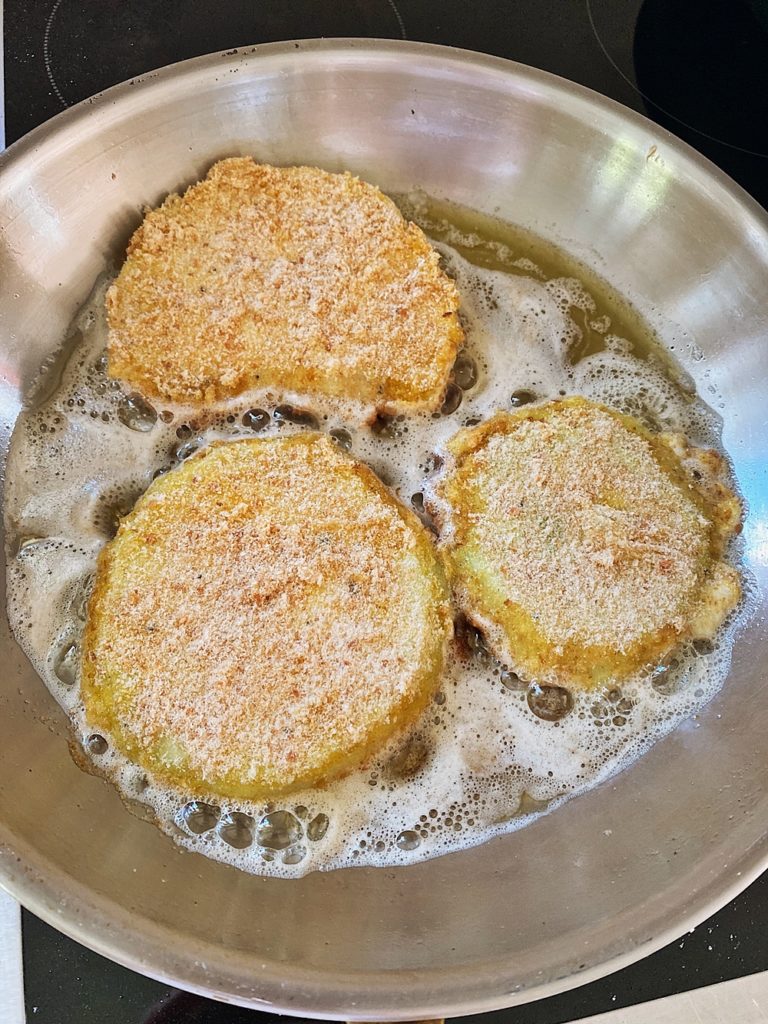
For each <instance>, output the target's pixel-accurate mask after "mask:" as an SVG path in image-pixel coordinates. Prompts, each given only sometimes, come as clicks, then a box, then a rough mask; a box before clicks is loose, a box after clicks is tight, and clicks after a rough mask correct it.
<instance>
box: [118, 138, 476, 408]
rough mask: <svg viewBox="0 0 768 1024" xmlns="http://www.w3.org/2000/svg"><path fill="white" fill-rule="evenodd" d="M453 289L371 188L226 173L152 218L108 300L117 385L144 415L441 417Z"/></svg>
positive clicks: (319, 177) (310, 171) (266, 171)
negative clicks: (267, 406) (259, 410)
mask: <svg viewBox="0 0 768 1024" xmlns="http://www.w3.org/2000/svg"><path fill="white" fill-rule="evenodd" d="M458 306H459V297H458V292H457V290H456V286H455V285H454V283H453V281H451V280H450V279H449V278H448V277H446V275H445V274H444V273H443V272H442V270H441V269H440V266H439V257H438V254H437V252H436V251H435V250H434V249H433V248H432V246H431V245H430V244H429V242H428V240H427V238H426V236H425V235H424V233H423V232H422V231H421V229H420V228H418V227H416V225H414V224H411V223H408V222H406V221H405V220H404V219H403V217H402V215H401V214H400V212H399V211H398V209H397V207H396V206H395V204H394V203H393V202H392V200H391V199H388V198H387V197H386V196H385V195H384V194H383V193H382V192H380V191H379V189H377V188H375V187H374V186H373V185H369V184H367V183H366V182H364V181H361V180H360V179H359V178H355V177H353V176H352V175H351V174H331V173H329V172H328V171H323V170H319V169H318V168H316V167H271V166H269V165H267V164H257V163H255V162H254V161H253V160H251V159H250V158H247V157H235V158H232V159H228V160H222V161H220V162H219V163H217V164H214V166H213V167H212V168H211V170H210V171H209V173H208V176H207V177H206V178H205V180H204V181H201V182H199V183H198V184H196V185H193V186H192V187H191V188H189V189H188V190H187V191H186V193H185V194H184V195H183V196H179V195H171V196H169V197H168V198H167V199H166V200H165V202H164V203H163V205H162V206H161V207H160V208H159V209H157V210H153V211H151V212H149V213H147V214H146V216H145V218H144V222H143V223H142V224H141V226H140V227H139V228H138V230H137V231H136V232H135V234H134V235H133V237H132V238H131V241H130V244H129V246H128V253H127V258H126V260H125V263H124V264H123V267H122V269H121V271H120V273H119V274H118V277H117V279H116V280H115V282H114V283H113V285H112V287H111V288H110V289H109V292H108V294H107V314H108V321H109V342H108V357H109V359H108V364H109V373H110V375H111V376H113V377H116V378H118V379H120V380H121V381H122V382H123V383H124V384H125V385H126V386H128V387H130V388H134V389H136V390H137V391H139V392H140V393H141V394H142V395H144V397H145V398H148V399H149V400H150V401H155V402H160V403H170V404H176V405H182V406H190V405H191V406H195V405H198V406H199V405H210V404H212V403H216V402H221V401H223V400H226V399H230V398H233V397H236V396H238V395H240V394H243V393H247V392H251V391H253V390H263V389H267V390H269V389H272V390H274V391H275V392H276V393H277V394H278V395H279V394H283V393H290V394H292V395H293V394H299V395H304V396H309V397H311V396H325V397H326V398H331V399H345V400H350V401H352V402H353V403H355V405H356V406H358V407H359V408H360V410H361V419H362V418H364V416H369V415H372V414H373V412H379V411H380V412H387V413H400V412H409V411H414V410H420V409H428V410H433V409H436V408H437V407H438V406H439V405H440V403H441V401H442V398H443V394H444V392H445V388H446V384H447V380H448V374H449V372H450V369H451V366H452V365H453V362H454V360H455V357H456V353H457V350H458V348H459V346H460V345H461V344H462V342H463V332H462V329H461V327H460V325H459V319H458V315H457V311H458Z"/></svg>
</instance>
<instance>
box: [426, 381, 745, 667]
mask: <svg viewBox="0 0 768 1024" xmlns="http://www.w3.org/2000/svg"><path fill="white" fill-rule="evenodd" d="M447 448H448V452H447V462H446V465H445V468H444V470H443V474H442V476H441V477H440V478H439V479H438V480H437V482H436V484H435V487H434V498H433V501H434V507H433V511H434V513H435V515H436V518H437V519H438V521H439V523H440V526H441V537H442V540H441V548H442V551H443V553H444V557H445V561H446V564H447V567H448V571H449V573H450V576H451V579H452V582H453V585H454V589H455V593H456V596H457V600H458V602H459V604H460V606H461V607H462V609H463V610H464V611H465V613H466V614H467V615H468V616H469V617H470V618H471V619H472V620H473V621H474V622H476V624H477V625H478V626H479V627H480V628H482V629H483V630H484V631H485V633H486V637H487V640H488V642H489V644H490V646H491V648H492V649H493V651H494V652H495V653H496V654H497V656H498V657H499V658H500V659H501V660H502V661H503V662H504V663H505V664H507V665H508V666H509V667H510V668H511V669H514V670H515V671H516V672H518V673H519V674H520V675H521V676H522V677H523V678H525V679H529V680H534V681H537V682H540V683H556V684H565V685H574V686H586V687H589V686H593V685H599V684H601V683H604V682H607V681H609V680H614V679H620V678H622V677H626V676H628V675H630V674H632V673H634V672H636V671H639V670H643V669H645V668H651V667H652V666H654V665H655V664H657V663H658V662H659V661H660V660H661V659H663V658H664V657H665V656H667V655H668V654H669V653H670V652H671V651H672V650H674V649H675V648H677V647H678V646H679V645H681V644H682V643H684V642H685V641H687V640H693V639H699V638H705V637H706V638H709V637H711V636H712V635H713V634H714V633H715V632H716V630H717V629H718V628H719V626H720V625H721V624H722V622H723V620H724V618H725V616H726V615H727V614H728V612H729V611H731V609H732V608H733V607H734V606H735V605H736V604H737V603H738V601H739V598H740V594H741V588H740V581H739V575H738V573H737V572H736V570H735V569H733V568H732V567H731V566H729V565H728V564H727V563H726V562H724V561H723V560H722V556H723V553H724V549H725V546H726V544H727V542H728V540H729V539H730V538H731V537H732V536H733V535H734V533H736V532H737V531H738V529H739V527H740V523H741V506H740V503H739V500H738V498H737V497H736V495H735V494H734V492H733V491H732V490H731V488H730V487H729V486H728V484H727V483H726V482H725V473H726V465H725V461H724V460H723V459H722V457H721V456H719V455H718V454H717V453H716V452H714V451H711V450H707V451H704V450H701V449H696V448H693V447H691V446H690V445H688V443H687V441H686V440H685V438H683V437H682V436H681V435H679V434H652V433H650V432H649V431H648V430H646V429H645V428H644V427H643V426H642V425H641V424H640V423H639V422H638V421H637V420H635V419H633V418H631V417H629V416H625V415H622V414H621V413H618V412H615V411H613V410H610V409H608V408H606V407H604V406H601V405H598V404H597V403H595V402H591V401H588V400H587V399H584V398H578V397H577V398H568V399H564V400H562V401H554V402H549V403H547V404H544V405H540V406H533V407H530V408H527V409H525V410H521V411H520V412H516V413H507V412H501V413H498V414H497V415H495V416H494V417H492V418H491V419H490V420H489V421H487V422H486V423H483V424H481V425H479V426H476V427H473V428H471V429H467V430H462V431H460V432H459V433H458V434H457V435H455V436H454V437H453V438H452V439H451V441H450V442H449V444H448V446H447Z"/></svg>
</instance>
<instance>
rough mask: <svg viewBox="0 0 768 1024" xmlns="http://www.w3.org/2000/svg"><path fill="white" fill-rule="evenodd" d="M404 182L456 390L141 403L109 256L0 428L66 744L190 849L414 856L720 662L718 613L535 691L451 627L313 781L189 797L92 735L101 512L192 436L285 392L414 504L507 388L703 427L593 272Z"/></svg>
mask: <svg viewBox="0 0 768 1024" xmlns="http://www.w3.org/2000/svg"><path fill="white" fill-rule="evenodd" d="M400 202H401V205H402V208H403V209H404V212H405V213H406V215H407V216H410V217H411V218H412V219H414V220H416V221H417V222H418V223H420V224H421V225H422V226H423V227H424V228H425V230H427V232H428V233H429V234H430V235H431V237H432V238H433V239H434V241H435V244H436V245H437V246H438V248H439V249H440V251H441V252H442V254H443V257H444V261H445V265H446V269H447V272H448V273H450V274H452V275H453V276H454V277H455V278H456V281H457V285H458V287H459V291H460V294H461V297H462V315H463V319H464V322H465V324H466V331H467V350H466V354H467V355H468V356H469V357H471V358H472V359H473V360H474V362H475V364H476V366H477V374H476V378H477V379H476V382H475V383H472V384H471V386H470V387H469V388H468V389H467V390H465V391H462V392H461V394H460V395H459V396H458V397H459V398H460V399H461V400H460V402H459V404H458V405H456V398H457V396H456V394H455V392H454V393H452V401H451V402H450V403H449V407H450V408H451V410H452V411H451V412H450V414H448V415H444V416H438V417H432V416H418V417H412V418H410V419H408V420H401V421H398V422H397V423H396V424H394V425H392V429H387V430H380V431H374V430H371V429H369V428H359V429H353V427H352V425H351V421H350V418H349V417H348V416H347V414H346V411H345V409H344V406H343V405H342V404H341V403H339V404H338V405H337V406H335V407H334V406H332V405H330V406H329V405H327V404H326V405H325V406H321V405H320V403H313V402H312V401H311V400H309V399H308V398H307V397H306V396H300V395H298V396H297V395H287V394H286V395H274V394H269V393H254V394H252V395H248V396H244V397H243V398H242V400H238V401H236V402H232V403H230V405H229V406H228V407H227V408H225V409H223V410H219V411H218V412H217V413H216V414H211V415H208V416H206V417H205V418H202V417H199V418H198V419H197V420H194V419H191V418H190V417H189V414H188V412H187V411H185V410H178V409H176V410H174V409H156V410H147V408H146V407H144V406H141V405H138V404H137V403H136V402H135V401H133V399H132V398H131V396H130V395H127V394H125V392H124V391H123V390H122V389H121V388H120V387H119V386H118V385H117V384H116V383H115V382H111V381H109V380H108V379H107V378H106V377H105V373H104V367H105V362H104V350H105V346H106V323H105V317H104V293H105V291H106V288H107V286H108V284H109V280H108V279H107V277H106V276H105V278H104V279H103V280H101V281H100V282H97V285H96V287H95V289H94V292H93V294H92V296H91V297H90V298H89V300H88V301H87V303H86V304H85V306H84V308H83V310H82V311H81V313H80V314H79V316H78V317H77V318H76V321H75V322H74V324H73V325H72V329H71V331H70V332H69V333H68V336H67V342H66V344H64V345H63V347H62V350H61V352H60V353H59V354H58V355H57V357H56V358H55V359H54V360H52V364H51V367H52V368H51V369H50V370H49V371H48V372H47V373H44V374H41V378H40V381H41V383H40V385H39V386H38V388H37V389H36V390H34V392H33V393H34V398H33V400H32V401H31V402H30V404H29V406H28V408H27V411H26V412H25V413H24V414H22V415H21V416H20V417H19V420H18V423H17V426H16V429H15V431H14V435H13V439H12V443H11V451H10V455H9V460H8V468H7V492H6V493H7V499H6V509H5V515H6V527H7V531H8V594H9V606H8V607H9V616H10V620H11V623H12V626H13V629H14V632H15V635H16V637H17V639H18V640H19V642H20V643H21V645H22V646H23V648H24V650H25V651H26V652H27V654H28V656H29V657H30V660H31V661H32V663H33V664H34V666H35V667H36V669H37V671H38V672H39V674H40V676H41V678H42V679H43V681H44V682H45V684H46V685H47V686H48V688H49V689H50V691H51V693H52V694H53V696H54V697H55V699H56V700H57V701H58V702H59V703H60V704H61V705H62V707H64V708H65V710H66V711H67V712H68V713H69V714H70V716H71V718H72V723H73V730H74V732H75V734H76V736H77V737H78V738H79V740H80V743H81V744H82V748H83V755H82V756H83V758H87V759H88V761H87V763H88V764H89V765H91V766H92V768H93V770H96V771H98V772H99V773H101V774H103V775H105V776H107V777H108V778H110V779H111V780H112V781H113V782H114V783H115V784H116V785H117V786H118V788H119V789H120V791H121V793H122V795H123V797H124V798H125V800H126V803H127V805H128V806H132V807H135V808H140V809H141V814H142V815H143V816H144V815H146V816H149V817H150V818H152V819H153V820H155V821H156V823H157V824H158V825H159V827H160V828H162V829H163V830H164V831H166V832H167V833H168V834H169V835H171V836H172V837H173V838H174V840H175V841H176V842H178V843H180V844H181V845H183V846H185V847H187V848H188V849H192V850H196V851H198V852H200V853H202V854H205V855H206V856H210V857H213V858H215V859H218V860H223V861H226V862H228V863H231V864H233V865H235V866H236V867H238V868H241V869H243V870H246V871H251V872H255V873H261V874H271V875H283V876H288V877H295V876H297V875H302V874H305V873H306V872H307V871H310V870H314V869H324V870H327V869H331V868H338V867H344V866H349V865H353V864H368V865H379V866H386V865H393V864H405V863H412V862H414V861H417V860H422V859H426V858H429V857H434V856H438V855H439V854H442V853H445V852H451V851H455V850H458V849H462V848H466V847H470V846H473V845H476V844H477V843H480V842H483V841H485V840H487V839H489V838H491V837H492V836H494V835H498V834H500V833H503V832H510V831H514V830H515V829H517V828H520V827H522V826H524V825H525V824H527V823H528V822H529V821H531V820H533V818H534V817H535V816H537V815H539V814H541V813H545V812H549V811H551V810H553V809H554V808H556V807H557V806H558V805H559V804H560V803H562V802H563V800H565V799H568V798H569V797H571V796H574V795H576V794H578V793H580V792H583V791H585V790H586V789H589V788H591V787H593V786H594V785H596V784H597V783H599V782H600V781H602V780H603V779H605V778H607V777H609V776H610V775H612V774H614V773H615V772H617V771H620V770H621V769H623V768H626V767H628V766H629V765H631V764H632V762H633V761H634V760H635V759H636V758H637V757H639V756H640V755H641V754H642V753H643V752H644V751H645V750H647V749H648V747H649V746H650V745H651V744H652V743H654V742H655V741H656V740H658V739H659V738H661V737H662V736H663V735H665V734H666V733H667V732H669V731H670V730H671V729H672V728H674V727H675V726H676V725H677V724H678V723H680V722H681V721H683V720H684V719H685V718H687V717H689V716H690V715H692V714H694V713H696V712H697V711H698V710H700V709H701V708H702V707H703V706H704V704H706V702H707V701H708V700H709V699H710V698H711V697H712V696H713V694H714V693H715V692H716V691H717V690H718V689H719V687H720V685H721V684H722V682H723V680H724V679H725V676H726V674H727V670H728V666H729V663H730V652H731V647H732V642H733V635H734V631H735V629H736V625H737V623H736V622H735V621H734V622H732V623H731V624H730V625H729V627H728V628H727V629H726V630H724V631H723V632H722V634H721V635H720V636H719V637H718V638H717V642H716V643H715V644H713V645H712V647H711V649H710V648H707V649H706V650H703V651H690V652H687V653H686V654H685V655H684V656H681V657H680V658H678V659H677V660H676V662H675V664H674V665H673V666H671V667H669V668H667V669H665V670H664V673H663V685H660V684H659V682H658V679H657V680H656V685H654V680H651V679H648V678H635V679H631V680H628V681H626V682H625V683H623V684H622V685H621V687H618V688H617V687H615V686H612V687H610V688H607V689H606V693H605V694H601V693H595V692H591V693H579V692H574V693H572V694H568V695H563V694H561V693H557V694H551V693H550V694H548V693H545V692H544V688H539V689H538V690H533V689H532V688H530V687H528V688H527V687H526V686H525V685H524V684H522V683H521V682H520V680H518V679H517V678H516V677H513V676H512V675H511V674H510V673H508V672H505V671H504V670H502V669H501V668H500V666H498V665H497V664H495V663H494V661H493V659H492V658H491V657H490V656H489V655H488V652H487V651H486V650H485V648H484V646H483V644H482V638H479V637H474V638H473V636H472V634H471V633H467V635H466V636H463V635H460V636H459V638H458V640H457V643H456V645H455V648H454V650H453V653H452V656H451V659H450V662H449V664H448V666H447V667H446V671H445V677H444V679H443V681H442V684H441V688H440V691H439V693H438V694H437V695H436V697H435V701H434V704H433V705H432V706H431V707H430V708H429V709H428V711H427V712H426V713H425V715H424V716H423V718H422V720H421V721H420V722H419V723H418V726H417V728H416V729H415V730H414V732H413V734H412V735H411V736H410V737H407V738H401V739H399V740H398V741H396V742H394V743H392V744H390V746H389V747H388V748H387V749H386V750H383V751H382V752H381V755H380V757H379V758H378V759H377V760H376V761H374V762H373V763H371V764H369V765H366V766H365V767H364V768H363V769H360V770H359V771H356V772H354V773H352V774H351V775H349V776H347V777H346V778H344V779H341V780H338V781H336V782H334V783H333V784H331V785H329V786H328V787H326V788H324V789H323V790H317V791H311V790H310V791H305V792H302V793H296V794H293V795H292V796H291V797H290V798H287V799H284V800H282V801H280V802H279V804H277V805H266V804H255V803H249V802H241V803H239V804H237V805H236V806H235V805H232V804H230V803H229V802H223V803H222V804H221V805H219V804H217V803H215V802H214V801H212V800H211V799H210V798H206V801H205V802H204V803H203V802H201V801H200V800H199V799H196V798H195V797H196V795H195V794H192V793H183V792H179V791H176V790H173V789H171V788H169V787H165V786H163V784H162V783H160V782H159V781H158V780H155V779H152V778H147V776H146V775H145V773H144V771H143V770H142V769H140V768H138V767H137V766H135V765H132V764H131V763H130V762H128V761H127V760H126V759H125V758H124V757H122V755H120V754H119V752H117V751H116V749H115V747H114V745H113V744H112V742H111V740H110V737H109V736H105V737H94V734H93V733H92V731H91V730H90V729H89V728H88V726H87V724H86V722H85V719H84V714H83V708H82V704H81V702H80V697H79V689H78V675H79V672H78V661H77V659H78V656H79V647H78V643H79V639H80V635H81V632H82V627H83V608H84V602H85V600H86V597H87V594H88V591H89V588H90V586H91V585H92V580H93V573H94V570H95V565H96V559H97V557H98V553H99V551H100V550H101V549H102V547H103V546H104V544H105V543H107V541H108V538H109V536H110V535H111V533H112V531H113V530H114V526H115V522H116V517H118V516H120V515H122V514H125V512H126V511H127V510H128V509H129V508H130V506H131V503H132V502H133V501H134V500H135V498H136V496H137V495H138V494H140V493H141V492H142V491H143V490H144V489H146V487H148V486H149V484H150V482H151V481H152V479H153V478H154V477H155V476H157V475H158V474H159V473H162V472H166V471H168V470H169V469H171V470H172V468H173V466H174V465H177V464H178V462H179V461H180V460H181V459H182V458H183V457H184V454H185V452H187V453H188V449H189V448H190V446H201V445H205V444H207V443H209V442H210V441H211V440H214V439H218V438H230V439H234V438H237V437H242V436H249V437H252V436H254V432H257V433H258V434H259V436H269V435H270V434H280V433H287V432H294V431H298V430H303V429H307V422H311V421H307V422H304V423H302V422H295V421H292V420H291V418H289V417H286V416H285V415H283V413H282V412H281V408H282V409H283V410H284V409H285V406H286V405H291V406H295V407H297V408H299V409H304V410H307V411H310V412H311V413H312V415H313V416H314V417H315V418H316V422H317V423H318V424H319V427H320V429H322V430H326V431H328V432H330V433H331V434H334V436H337V438H338V439H339V440H340V442H341V443H343V445H344V447H349V448H351V450H352V452H353V454H354V455H355V456H356V457H358V458H360V459H362V460H364V461H366V462H367V463H368V464H369V465H371V466H372V467H373V469H374V470H375V471H376V472H378V473H379V474H380V476H381V477H382V479H383V480H385V482H387V483H388V484H389V485H390V486H391V487H392V488H393V490H394V491H395V493H396V494H398V495H399V496H400V497H401V499H402V500H403V501H404V502H406V503H409V502H411V501H412V497H413V507H415V508H416V509H417V511H421V509H420V503H419V499H418V496H419V495H421V494H422V492H423V491H424V490H427V489H428V488H429V475H430V470H431V467H432V466H433V464H434V453H439V452H440V450H441V449H442V447H443V446H444V444H445V442H446V441H447V440H448V438H449V437H450V436H451V435H452V434H453V433H454V432H455V431H456V430H458V429H459V428H460V427H461V426H463V425H465V424H466V423H467V422H472V421H477V420H482V419H483V418H485V417H487V416H489V415H491V414H492V413H493V412H495V411H496V410H498V409H501V408H510V407H513V406H515V404H517V403H518V402H519V401H521V399H520V396H522V395H524V396H526V398H525V400H526V401H528V400H531V399H533V400H545V399H548V398H553V397H557V396H558V395H563V394H584V395H586V396H587V397H591V398H593V399H596V400H600V401H604V402H606V403H607V404H610V405H613V406H615V407H616V408H619V409H621V410H622V411H625V412H629V413H633V414H635V415H638V416H640V417H641V418H643V419H644V420H645V421H646V422H647V423H649V424H650V425H651V426H653V427H656V428H661V429H671V430H679V431H682V432H683V433H685V434H687V435H688V436H689V437H690V438H692V439H694V440H696V441H698V442H700V443H701V442H703V443H706V444H710V445H714V446H719V434H718V430H719V418H718V417H717V416H715V415H714V413H712V411H711V410H710V409H709V408H708V407H707V406H706V405H705V404H704V403H703V402H701V400H700V399H698V398H697V397H696V396H695V395H694V394H692V393H691V389H690V384H689V378H688V376H687V374H686V372H685V370H684V368H683V367H681V366H680V365H679V364H678V363H677V362H676V361H675V359H674V358H673V356H672V354H671V352H670V351H669V350H668V348H667V347H666V345H665V343H664V339H659V338H657V337H655V336H654V334H653V332H652V331H651V330H650V328H648V326H647V325H646V324H644V323H643V321H642V320H641V318H640V317H639V316H638V315H637V313H636V312H635V311H634V310H633V309H632V307H631V305H630V304H629V303H628V302H626V301H625V300H624V299H623V298H622V297H621V296H618V295H616V294H615V293H614V292H612V290H611V289H610V287H609V286H608V285H607V284H606V283H605V282H603V281H601V280H600V279H599V278H598V277H596V276H595V275H594V274H593V273H591V272H589V271H587V270H586V269H585V268H583V267H581V266H580V265H579V264H578V263H577V262H576V261H575V260H573V259H572V258H571V257H570V256H569V255H568V254H567V253H565V252H563V251H562V250H560V249H557V248H556V247H555V246H552V245H549V244H548V243H545V242H543V241H542V240H541V239H538V238H536V237H535V236H533V235H530V234H529V233H528V232H526V231H524V230H522V229H520V228H517V227H514V226H511V225H505V224H500V223H498V222H496V221H493V220H491V219H489V218H485V217H481V216H479V215H477V214H475V213H473V212H472V211H468V210H463V209H459V208H456V207H447V206H445V205H440V204H437V203H435V202H433V201H432V200H429V199H427V198H425V197H423V196H410V197H407V198H401V199H400ZM474 376H475V375H474V373H472V374H469V376H468V377H467V378H465V383H466V381H467V380H469V381H470V382H471V381H473V380H474ZM454 406H455V407H454ZM155 413H156V414H157V415H155ZM421 508H423V505H422V506H421ZM733 557H734V559H736V558H738V551H734V552H733Z"/></svg>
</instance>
